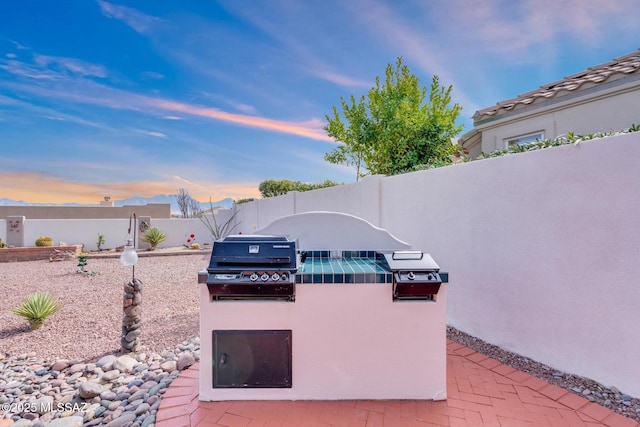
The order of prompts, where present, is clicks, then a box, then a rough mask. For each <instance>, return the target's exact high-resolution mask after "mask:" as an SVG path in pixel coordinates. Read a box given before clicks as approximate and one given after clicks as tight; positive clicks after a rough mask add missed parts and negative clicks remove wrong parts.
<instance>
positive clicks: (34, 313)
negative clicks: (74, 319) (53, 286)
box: [12, 292, 62, 329]
mask: <svg viewBox="0 0 640 427" xmlns="http://www.w3.org/2000/svg"><path fill="white" fill-rule="evenodd" d="M61 308H62V304H60V303H59V302H58V301H57V300H56V299H55V298H54V297H53V296H51V294H50V293H48V292H36V293H35V294H31V295H29V296H28V297H27V298H26V299H25V300H24V301H23V302H22V303H21V304H20V305H19V306H17V307H16V308H14V309H13V310H12V312H13V314H16V315H18V316H22V317H24V318H25V319H27V320H28V321H29V324H30V325H31V328H33V329H39V328H40V327H41V326H42V324H43V323H44V321H45V320H47V318H48V317H49V316H51V315H52V314H54V313H56V312H57V311H58V310H60V309H61Z"/></svg>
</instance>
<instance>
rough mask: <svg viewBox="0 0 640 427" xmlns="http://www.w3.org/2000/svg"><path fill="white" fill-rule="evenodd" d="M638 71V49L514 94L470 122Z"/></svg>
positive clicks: (639, 56)
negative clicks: (538, 86)
mask: <svg viewBox="0 0 640 427" xmlns="http://www.w3.org/2000/svg"><path fill="white" fill-rule="evenodd" d="M638 72H640V49H638V50H636V51H635V52H632V53H630V54H628V55H624V56H621V57H619V58H615V59H614V60H612V61H610V62H606V63H604V64H600V65H596V66H594V67H589V68H587V69H586V70H584V71H582V72H579V73H576V74H573V75H570V76H567V77H565V78H563V79H562V80H559V81H557V82H554V83H549V84H546V85H543V86H540V88H538V89H536V90H533V91H531V92H527V93H524V94H522V95H518V96H517V97H516V98H513V99H509V100H506V101H501V102H498V103H497V104H496V105H493V106H491V107H487V108H483V109H481V110H478V111H476V113H475V114H474V115H473V119H474V120H476V121H477V120H480V119H485V118H488V117H492V116H496V115H499V114H501V113H504V112H507V111H512V110H514V109H517V108H519V107H523V106H526V105H530V104H533V103H535V102H539V101H543V100H546V99H551V98H555V97H557V96H562V95H566V94H568V93H571V92H576V91H579V90H581V89H585V88H588V87H592V86H595V85H598V84H601V83H604V82H606V81H608V80H615V79H619V78H623V77H624V76H626V75H629V74H634V73H638Z"/></svg>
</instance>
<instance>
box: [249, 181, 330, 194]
mask: <svg viewBox="0 0 640 427" xmlns="http://www.w3.org/2000/svg"><path fill="white" fill-rule="evenodd" d="M336 185H340V184H339V183H337V182H335V181H331V180H326V181H323V182H318V183H315V184H310V183H306V182H301V181H289V180H288V179H280V180H275V179H267V180H266V181H262V182H261V183H260V186H259V188H258V189H259V190H260V194H262V197H264V198H267V197H276V196H282V195H283V194H287V193H288V192H289V191H309V190H316V189H318V188H325V187H334V186H336Z"/></svg>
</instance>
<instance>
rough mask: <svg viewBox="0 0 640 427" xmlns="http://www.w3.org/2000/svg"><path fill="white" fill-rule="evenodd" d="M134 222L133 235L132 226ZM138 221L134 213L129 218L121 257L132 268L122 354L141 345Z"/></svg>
mask: <svg viewBox="0 0 640 427" xmlns="http://www.w3.org/2000/svg"><path fill="white" fill-rule="evenodd" d="M132 221H133V234H131V224H132ZM137 223H138V219H137V217H136V214H135V213H133V214H132V215H131V216H129V230H128V231H127V237H126V239H125V245H124V250H123V251H122V255H120V263H121V264H122V265H123V266H125V267H131V270H132V274H131V280H130V281H129V282H127V283H125V284H124V294H123V299H122V311H123V318H122V338H121V339H120V352H121V353H128V352H132V351H136V350H137V348H138V345H139V344H140V332H141V331H140V326H141V325H142V307H141V304H142V282H141V281H140V280H138V279H136V267H135V266H136V264H137V263H138V254H137V253H136V232H137V229H136V227H137Z"/></svg>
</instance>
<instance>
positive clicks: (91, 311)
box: [0, 251, 640, 420]
mask: <svg viewBox="0 0 640 427" xmlns="http://www.w3.org/2000/svg"><path fill="white" fill-rule="evenodd" d="M159 252H163V251H159ZM208 261H209V254H208V253H206V252H202V253H198V254H190V255H184V256H149V257H144V256H142V257H140V260H139V262H138V265H137V266H136V277H137V278H139V279H140V280H141V281H142V283H143V286H144V289H143V293H142V298H143V302H142V307H143V325H142V335H141V343H142V346H143V348H142V349H141V351H147V352H153V353H161V352H162V351H163V350H165V349H171V348H174V347H175V346H176V345H177V344H179V343H181V342H184V341H186V340H188V339H190V338H193V337H197V336H198V335H199V330H198V327H199V320H198V316H199V288H198V284H197V273H198V271H200V270H202V269H204V268H206V266H207V265H208ZM77 270H78V268H77V267H76V260H71V261H61V262H49V261H31V262H20V263H2V264H0V272H1V273H0V278H1V279H2V283H1V284H2V286H0V301H3V302H4V304H3V309H2V310H1V311H0V353H4V354H5V355H6V356H12V355H18V354H24V353H31V352H34V353H36V354H37V355H38V357H41V358H43V359H48V360H50V361H53V360H54V359H56V358H66V359H70V360H83V361H95V360H97V359H98V358H100V357H102V356H104V355H108V354H117V353H118V352H119V350H120V337H121V323H122V294H123V285H124V284H125V283H126V282H127V281H129V280H130V279H131V269H130V268H126V267H122V266H121V265H120V263H119V261H118V259H117V258H106V259H97V258H91V257H90V258H89V260H88V265H87V267H86V270H87V271H89V272H95V273H96V274H94V275H89V276H83V275H81V274H78V273H77ZM38 291H49V292H50V293H51V294H53V295H54V296H55V297H56V298H58V299H59V301H60V302H62V303H63V308H62V309H61V310H60V311H59V312H58V313H56V314H54V315H53V316H52V317H51V318H49V319H48V320H47V321H46V322H45V324H44V326H43V327H42V328H41V329H39V330H35V331H32V330H31V329H30V327H29V325H28V323H27V322H26V320H24V319H22V318H21V317H18V316H16V315H14V314H13V313H11V309H12V308H14V307H16V306H17V305H18V304H20V302H21V301H22V300H23V299H24V298H25V297H26V296H27V295H29V294H31V293H34V292H38ZM447 335H448V338H449V339H451V340H453V341H455V342H458V343H460V344H463V345H465V346H467V347H469V348H471V349H473V350H475V351H478V352H480V353H483V354H486V355H487V356H490V357H493V358H495V359H497V360H499V361H501V362H502V363H504V364H506V365H509V366H512V367H514V368H516V369H519V370H521V371H523V372H527V373H529V374H531V375H534V376H536V377H538V378H542V379H544V380H546V381H548V382H550V383H552V384H555V385H557V386H559V387H562V388H565V389H567V390H570V391H572V392H573V393H577V394H580V395H582V396H584V397H585V398H588V399H589V400H592V401H594V402H597V403H599V404H601V405H603V406H606V407H608V408H611V409H612V410H614V411H616V412H618V413H620V414H622V415H625V416H627V417H629V418H631V419H633V420H640V401H639V400H638V399H636V398H632V397H631V396H627V395H625V394H624V393H622V392H620V391H618V390H616V389H615V388H614V387H612V388H606V387H604V386H603V385H601V384H598V383H596V382H594V381H592V380H589V379H586V378H582V377H577V376H573V375H570V374H565V373H563V372H559V371H557V370H554V369H553V368H551V367H549V366H546V365H543V364H541V363H538V362H536V361H533V360H531V359H528V358H526V357H522V356H519V355H516V354H513V353H510V352H507V351H505V350H502V349H500V348H498V347H496V346H493V345H490V344H488V343H486V342H484V341H482V340H479V339H477V338H475V337H472V336H470V335H467V334H464V333H462V332H460V331H458V330H456V329H454V328H448V330H447Z"/></svg>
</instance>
